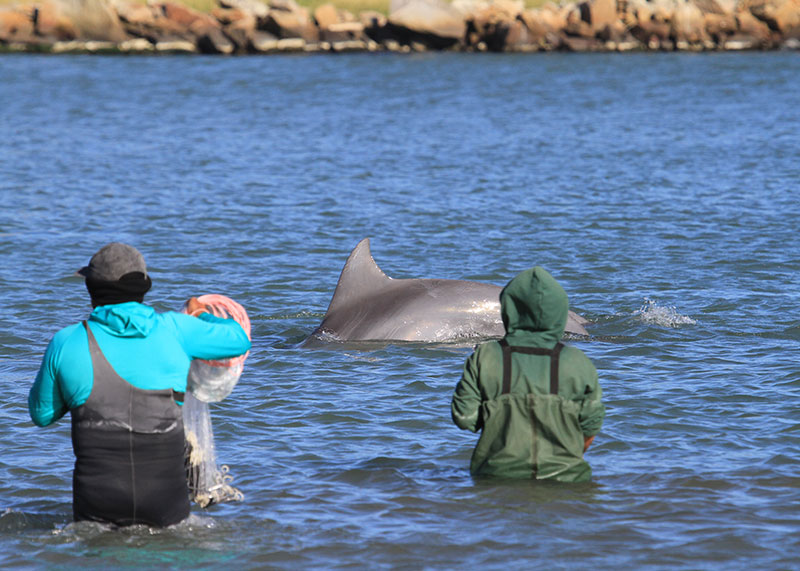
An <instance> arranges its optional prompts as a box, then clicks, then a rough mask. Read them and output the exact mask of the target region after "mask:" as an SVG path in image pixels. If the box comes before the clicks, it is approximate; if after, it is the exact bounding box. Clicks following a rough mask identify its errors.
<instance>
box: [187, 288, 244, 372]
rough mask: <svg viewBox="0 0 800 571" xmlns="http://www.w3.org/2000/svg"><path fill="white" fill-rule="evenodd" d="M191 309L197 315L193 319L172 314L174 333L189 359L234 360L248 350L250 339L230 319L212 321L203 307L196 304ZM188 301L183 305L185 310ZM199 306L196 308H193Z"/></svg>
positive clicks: (214, 319)
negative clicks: (175, 329) (179, 339)
mask: <svg viewBox="0 0 800 571" xmlns="http://www.w3.org/2000/svg"><path fill="white" fill-rule="evenodd" d="M192 299H193V300H195V302H196V304H192V305H194V307H195V309H199V310H200V313H199V314H198V315H197V317H191V316H188V315H184V314H172V315H173V318H174V320H175V324H176V326H177V329H178V330H179V332H180V334H181V339H182V344H183V347H184V350H185V351H186V354H187V355H188V356H189V357H190V358H192V359H206V360H209V359H210V360H214V359H227V358H231V357H238V356H239V355H243V354H245V353H247V351H249V350H250V339H249V338H248V337H247V333H245V331H244V329H242V327H241V326H240V325H239V324H238V323H237V322H236V321H235V320H234V319H224V318H222V317H216V316H214V315H212V314H211V313H208V312H206V311H204V310H205V306H204V305H203V304H201V303H199V302H197V300H196V298H192ZM190 303H192V300H189V302H187V309H188V308H189V307H190ZM197 304H199V306H200V307H199V308H197Z"/></svg>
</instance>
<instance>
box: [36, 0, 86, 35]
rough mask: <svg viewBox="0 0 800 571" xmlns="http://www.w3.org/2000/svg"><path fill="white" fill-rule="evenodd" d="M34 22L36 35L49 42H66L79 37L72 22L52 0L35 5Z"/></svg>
mask: <svg viewBox="0 0 800 571" xmlns="http://www.w3.org/2000/svg"><path fill="white" fill-rule="evenodd" d="M32 20H33V27H34V32H35V33H36V35H37V36H40V37H42V38H44V39H46V40H48V41H53V42H64V41H69V40H74V39H75V38H77V37H78V31H77V30H76V29H75V26H74V25H73V24H72V21H70V19H69V18H67V17H66V16H65V15H64V13H63V12H62V11H61V9H60V8H59V6H58V4H56V3H55V2H52V1H50V0H45V1H44V2H42V3H41V4H35V5H34V7H33V18H32Z"/></svg>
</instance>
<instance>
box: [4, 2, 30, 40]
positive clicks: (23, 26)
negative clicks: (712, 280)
mask: <svg viewBox="0 0 800 571" xmlns="http://www.w3.org/2000/svg"><path fill="white" fill-rule="evenodd" d="M0 40H2V41H4V42H28V41H32V40H33V22H32V21H31V18H30V16H29V15H27V14H24V13H22V12H21V11H18V10H16V9H13V8H6V9H0Z"/></svg>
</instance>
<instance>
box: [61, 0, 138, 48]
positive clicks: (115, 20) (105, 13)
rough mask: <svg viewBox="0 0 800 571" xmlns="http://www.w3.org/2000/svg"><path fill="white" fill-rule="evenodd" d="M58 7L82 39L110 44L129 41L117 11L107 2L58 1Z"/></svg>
mask: <svg viewBox="0 0 800 571" xmlns="http://www.w3.org/2000/svg"><path fill="white" fill-rule="evenodd" d="M57 5H58V8H59V10H60V12H61V13H62V14H63V15H64V17H65V18H67V19H68V20H69V21H70V22H72V25H73V26H74V27H75V30H76V32H77V34H78V37H80V38H83V39H91V40H98V41H109V42H121V41H123V40H126V39H128V35H127V34H126V33H125V30H124V28H123V27H122V22H120V19H119V16H117V12H116V10H114V9H112V7H111V5H110V4H109V3H108V2H107V1H106V0H57Z"/></svg>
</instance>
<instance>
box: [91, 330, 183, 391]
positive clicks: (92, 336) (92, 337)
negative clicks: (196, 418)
mask: <svg viewBox="0 0 800 571" xmlns="http://www.w3.org/2000/svg"><path fill="white" fill-rule="evenodd" d="M83 326H84V327H85V328H86V334H87V335H88V336H89V337H90V338H91V340H92V341H93V342H94V343H95V344H97V341H95V337H94V334H93V333H92V330H91V329H89V324H88V323H87V322H86V320H85V319H84V320H83ZM98 347H99V346H98ZM185 396H186V393H184V392H179V391H176V390H175V389H172V398H173V399H174V400H176V401H178V402H183V399H184V398H185Z"/></svg>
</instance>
